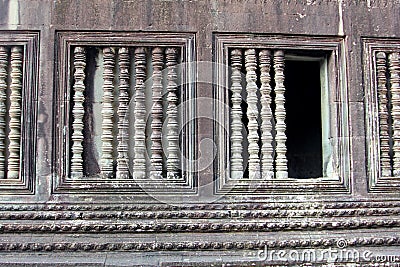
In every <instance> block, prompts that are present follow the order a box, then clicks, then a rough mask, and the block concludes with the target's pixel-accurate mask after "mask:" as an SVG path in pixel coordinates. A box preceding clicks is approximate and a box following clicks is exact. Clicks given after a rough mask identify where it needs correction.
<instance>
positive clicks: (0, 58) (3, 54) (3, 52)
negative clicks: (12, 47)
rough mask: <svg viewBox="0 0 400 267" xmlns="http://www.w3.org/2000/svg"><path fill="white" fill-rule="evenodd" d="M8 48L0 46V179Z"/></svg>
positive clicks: (3, 162) (1, 173)
mask: <svg viewBox="0 0 400 267" xmlns="http://www.w3.org/2000/svg"><path fill="white" fill-rule="evenodd" d="M7 66H8V48H7V47H4V46H0V179H5V178H7V175H6V144H5V141H6V114H7V105H6V100H7V76H8V72H7Z"/></svg>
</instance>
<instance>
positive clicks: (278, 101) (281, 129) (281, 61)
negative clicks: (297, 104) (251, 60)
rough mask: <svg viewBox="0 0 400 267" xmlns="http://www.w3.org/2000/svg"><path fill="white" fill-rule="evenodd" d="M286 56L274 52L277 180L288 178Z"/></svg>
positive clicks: (281, 52) (279, 51)
mask: <svg viewBox="0 0 400 267" xmlns="http://www.w3.org/2000/svg"><path fill="white" fill-rule="evenodd" d="M284 68H285V55H284V52H283V51H282V50H277V51H274V70H275V105H276V109H275V121H276V124H275V128H276V135H275V140H276V150H275V153H276V160H275V166H276V178H278V179H281V178H288V167H287V158H286V150H287V149H286V133H285V131H286V124H285V118H286V110H285V86H284V79H285V76H284Z"/></svg>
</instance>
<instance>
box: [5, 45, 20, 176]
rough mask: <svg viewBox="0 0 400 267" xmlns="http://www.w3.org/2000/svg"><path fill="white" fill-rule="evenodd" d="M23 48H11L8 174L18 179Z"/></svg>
mask: <svg viewBox="0 0 400 267" xmlns="http://www.w3.org/2000/svg"><path fill="white" fill-rule="evenodd" d="M22 58H23V54H22V48H21V47H20V46H14V47H12V48H11V86H10V89H11V90H10V91H11V94H10V109H9V114H10V133H9V135H8V140H9V147H8V150H9V158H8V165H7V166H8V172H7V176H8V178H10V179H18V177H19V164H20V143H21V90H22V73H23V70H22V68H23V66H22Z"/></svg>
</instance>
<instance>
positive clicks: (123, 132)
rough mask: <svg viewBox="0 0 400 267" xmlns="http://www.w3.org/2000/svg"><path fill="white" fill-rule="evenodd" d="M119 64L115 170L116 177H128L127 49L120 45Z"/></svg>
mask: <svg viewBox="0 0 400 267" xmlns="http://www.w3.org/2000/svg"><path fill="white" fill-rule="evenodd" d="M118 56H119V57H118V65H119V94H118V110H117V114H118V136H117V140H118V147H117V152H118V157H117V172H116V177H117V178H118V179H126V178H129V168H128V138H129V135H128V129H129V120H128V118H127V117H126V114H127V112H128V105H129V93H128V90H129V49H128V48H126V47H121V48H119V49H118Z"/></svg>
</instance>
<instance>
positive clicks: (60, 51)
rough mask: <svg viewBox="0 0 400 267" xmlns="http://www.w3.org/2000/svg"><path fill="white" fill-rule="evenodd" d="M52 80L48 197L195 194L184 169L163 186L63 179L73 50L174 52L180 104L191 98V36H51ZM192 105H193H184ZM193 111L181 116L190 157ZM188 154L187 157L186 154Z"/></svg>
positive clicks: (190, 174)
mask: <svg viewBox="0 0 400 267" xmlns="http://www.w3.org/2000/svg"><path fill="white" fill-rule="evenodd" d="M56 41H57V49H56V59H57V60H56V71H57V74H56V77H57V79H58V82H57V85H56V91H55V99H56V103H60V104H59V105H57V108H56V111H55V117H54V121H55V123H54V127H55V128H54V133H55V139H54V140H55V148H56V149H55V152H54V157H53V158H54V161H53V164H54V170H55V171H54V174H53V183H52V192H53V193H55V194H59V193H60V194H81V193H84V194H107V195H119V194H123V193H126V194H132V193H134V194H135V195H146V194H148V193H154V194H160V195H163V194H169V195H170V194H193V193H195V192H196V190H197V189H196V186H195V185H196V179H197V178H196V174H195V172H194V171H193V169H194V168H195V167H196V166H186V168H188V169H187V170H188V171H187V172H186V175H185V176H184V177H183V178H182V179H181V181H180V182H175V183H168V180H165V182H163V181H160V180H156V181H151V180H150V179H144V180H143V181H138V180H135V179H125V180H116V179H113V180H111V182H110V180H106V179H102V178H92V177H90V178H88V179H86V178H83V179H73V178H71V177H69V175H68V173H69V164H70V159H69V153H70V152H69V145H70V140H69V136H70V129H69V119H68V117H69V111H70V105H69V101H70V92H71V85H72V84H71V80H70V78H71V75H73V74H72V73H71V64H72V63H71V59H72V57H73V53H72V48H73V47H78V46H81V47H89V46H92V47H142V46H144V47H156V46H158V47H169V46H172V47H179V48H180V49H181V58H182V63H184V64H183V65H184V68H183V70H182V79H183V81H182V85H183V86H182V88H181V90H182V92H183V98H184V99H182V101H187V100H189V98H190V99H191V98H194V94H195V84H194V83H193V81H194V78H193V76H194V73H195V72H194V69H193V66H194V65H193V64H190V63H191V62H193V61H194V59H195V47H194V46H195V35H194V34H193V33H157V32H87V31H83V32H70V31H68V32H65V31H59V32H56ZM187 103H193V101H191V102H190V101H187ZM194 112H195V109H194V106H193V105H189V106H188V108H187V109H186V110H185V111H183V115H184V116H187V118H186V119H185V121H188V122H190V125H188V127H186V130H185V133H184V135H185V136H186V138H188V140H186V143H187V145H189V147H190V148H188V149H190V151H192V150H193V151H196V150H195V148H194V147H195V145H196V140H195V136H194V135H190V134H189V133H190V132H193V131H194V127H195V124H194V121H193V120H191V119H190V118H193V117H194ZM187 153H189V152H187Z"/></svg>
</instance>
